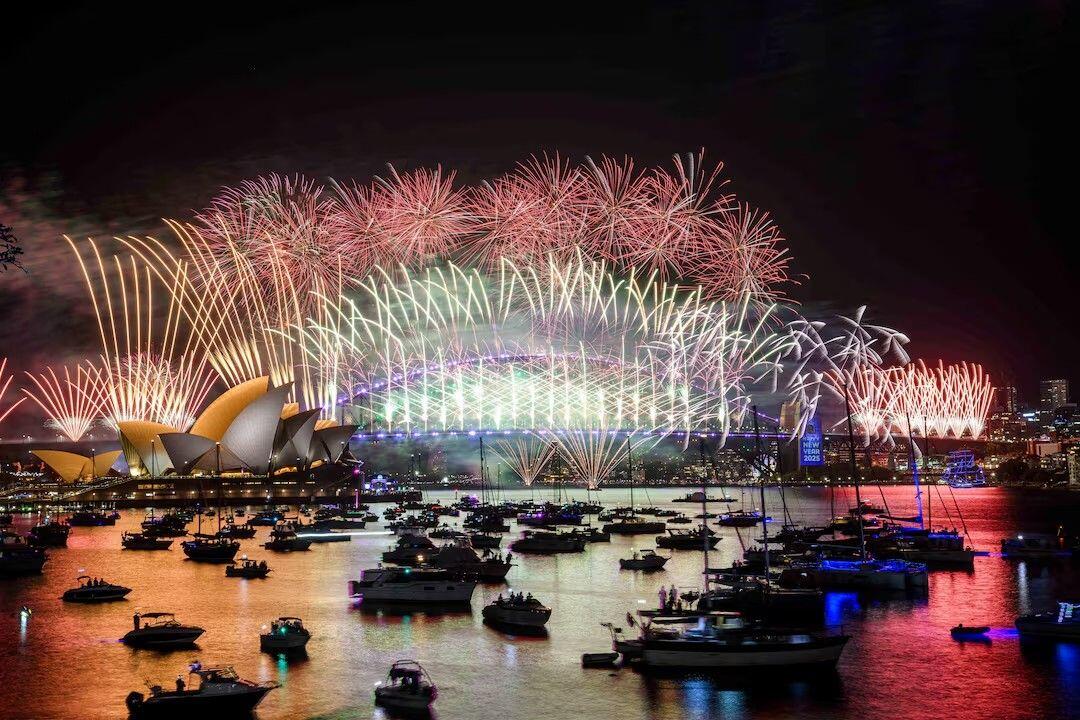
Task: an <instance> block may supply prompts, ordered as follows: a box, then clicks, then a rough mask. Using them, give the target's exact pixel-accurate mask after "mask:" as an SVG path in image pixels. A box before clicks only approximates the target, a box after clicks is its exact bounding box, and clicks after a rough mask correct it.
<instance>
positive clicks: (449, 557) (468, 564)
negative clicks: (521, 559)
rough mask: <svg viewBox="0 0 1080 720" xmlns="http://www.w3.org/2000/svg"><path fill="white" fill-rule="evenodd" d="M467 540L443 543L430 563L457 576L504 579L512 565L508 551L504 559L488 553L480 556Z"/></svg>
mask: <svg viewBox="0 0 1080 720" xmlns="http://www.w3.org/2000/svg"><path fill="white" fill-rule="evenodd" d="M468 542H469V541H468V540H463V541H455V542H452V543H450V544H449V545H444V546H443V547H441V548H440V549H439V552H438V554H436V555H435V557H434V558H432V559H431V565H433V566H434V567H437V568H439V569H440V570H448V571H450V572H452V573H456V574H457V575H458V576H459V577H468V578H474V579H477V580H480V581H481V582H498V581H501V580H504V579H505V578H506V573H508V572H510V568H511V567H513V564H512V563H511V562H510V559H509V553H507V559H506V560H503V558H501V557H499V556H498V555H495V556H491V555H490V554H488V555H485V556H484V557H480V556H479V555H477V554H476V550H474V549H473V548H472V547H471V546H470V545H469V544H468Z"/></svg>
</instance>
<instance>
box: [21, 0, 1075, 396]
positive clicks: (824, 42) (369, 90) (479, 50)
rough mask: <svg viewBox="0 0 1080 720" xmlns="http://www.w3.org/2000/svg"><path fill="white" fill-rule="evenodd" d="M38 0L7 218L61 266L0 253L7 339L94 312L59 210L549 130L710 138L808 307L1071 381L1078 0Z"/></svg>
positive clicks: (509, 159)
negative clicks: (5, 261) (607, 1)
mask: <svg viewBox="0 0 1080 720" xmlns="http://www.w3.org/2000/svg"><path fill="white" fill-rule="evenodd" d="M37 5H38V7H39V8H40V11H39V12H40V14H34V13H35V12H38V11H34V10H31V11H29V14H26V15H24V16H23V17H22V18H18V17H15V18H14V19H12V18H11V17H9V18H8V19H7V21H6V23H5V24H6V27H5V38H4V47H3V48H2V49H0V59H2V67H3V77H4V79H3V84H2V87H3V88H4V96H5V105H6V109H5V111H4V114H3V117H4V119H3V123H4V125H5V129H4V132H3V133H2V140H0V172H2V173H3V174H4V185H2V186H0V192H3V193H5V195H6V197H0V215H6V217H4V216H0V221H3V222H6V223H7V224H9V225H15V226H16V230H17V231H19V233H20V236H21V237H22V238H23V241H24V244H25V245H26V249H27V252H28V253H29V254H30V256H31V257H30V261H31V265H32V267H38V268H41V270H39V272H38V273H37V276H36V277H35V279H34V280H32V281H22V280H19V281H13V280H12V279H11V274H10V273H9V274H7V275H0V311H3V312H5V313H7V314H8V315H9V316H12V315H13V316H17V317H16V322H15V323H9V324H8V332H7V333H6V335H7V337H5V334H4V331H0V341H2V343H3V346H4V348H3V352H2V353H0V354H7V355H11V356H13V357H14V358H15V359H14V360H13V362H16V363H17V362H19V361H20V358H21V359H22V361H23V362H22V364H23V365H26V364H28V363H29V362H32V360H31V359H30V358H28V357H25V356H27V355H29V356H31V357H38V356H40V355H42V354H47V353H48V342H49V341H52V339H51V338H50V340H49V341H46V340H44V339H43V336H44V335H46V334H50V333H45V332H43V331H42V330H41V328H50V329H51V332H55V328H61V329H65V328H66V329H68V330H71V329H72V328H70V327H68V325H77V324H78V323H76V322H75V320H73V319H72V318H77V317H78V316H77V314H76V315H72V314H70V313H67V312H65V310H64V302H62V301H60V300H55V299H53V293H54V292H61V293H62V292H63V290H62V289H61V288H60V287H59V284H63V281H62V279H61V278H59V277H58V276H57V275H56V274H55V273H54V274H52V275H50V274H49V271H48V268H51V267H53V266H54V265H56V263H53V260H54V259H55V258H60V257H62V253H61V251H62V248H60V247H59V246H58V245H57V241H58V235H59V233H60V232H72V233H75V234H81V235H85V234H91V233H92V234H96V235H110V234H113V233H117V232H123V233H127V232H148V231H152V230H153V231H159V230H160V224H159V223H157V221H156V218H159V217H162V216H168V217H176V216H180V217H183V216H186V215H187V214H188V213H189V212H190V210H191V209H192V208H198V207H201V206H202V205H203V204H205V202H206V201H207V199H208V198H209V197H210V196H211V195H212V194H213V193H214V191H215V190H216V189H217V188H218V187H219V186H220V185H222V184H227V183H228V184H231V183H236V182H237V181H239V180H241V179H243V178H245V177H249V176H252V175H255V174H259V173H266V172H270V171H278V172H286V173H293V172H302V173H306V174H309V175H311V176H315V177H319V178H326V177H331V176H332V177H336V178H349V177H357V178H365V179H366V178H368V177H369V176H370V175H371V174H372V173H375V172H380V171H381V170H382V169H383V168H384V164H385V163H386V162H393V163H394V164H395V165H398V166H399V167H411V166H415V165H419V164H426V165H430V164H435V163H442V164H443V165H444V166H449V167H453V168H456V169H458V170H459V173H460V175H461V176H462V178H463V179H464V180H466V181H473V180H477V179H480V178H484V177H490V176H492V175H494V174H497V173H499V172H502V171H504V170H506V169H509V168H510V167H511V166H512V165H513V164H514V163H515V162H516V161H518V160H520V159H522V158H524V157H527V156H528V155H529V154H530V153H534V152H538V151H543V150H556V149H557V150H560V151H561V152H563V153H565V154H568V155H570V156H572V157H574V158H578V159H580V158H581V157H582V156H583V155H584V154H586V153H590V154H594V155H599V154H601V153H607V154H613V155H617V156H622V155H624V154H630V155H632V156H634V157H635V158H637V159H638V161H639V163H640V164H646V163H667V162H669V158H670V156H671V155H672V154H673V153H677V152H687V151H694V150H696V149H698V148H702V147H704V148H705V149H706V151H707V156H708V157H710V158H712V159H713V160H723V161H724V163H725V166H726V174H727V176H728V177H730V178H731V179H732V180H733V189H734V190H735V191H736V192H737V193H738V194H739V195H740V197H742V198H744V199H746V200H748V201H750V202H752V203H753V204H755V205H757V206H759V207H761V208H765V209H768V210H769V211H771V212H772V213H773V215H774V216H775V218H776V219H777V220H778V222H779V224H780V225H781V227H782V228H783V229H784V231H785V234H786V236H787V237H788V239H789V242H790V246H791V251H792V254H793V256H794V259H795V260H794V268H795V269H796V271H797V272H800V273H805V274H806V275H807V276H808V279H806V281H805V282H804V284H803V285H802V286H801V287H799V288H796V289H795V291H794V293H793V295H794V297H796V298H797V299H799V300H801V301H803V302H805V303H807V304H808V306H811V307H814V306H815V304H816V303H829V304H830V305H831V306H835V307H837V308H841V307H844V308H849V307H852V306H854V305H857V304H861V303H869V304H870V305H871V306H872V307H873V308H874V312H875V316H876V317H877V318H879V319H880V320H882V321H884V322H886V323H888V324H892V325H894V326H897V327H900V328H903V329H905V330H906V331H908V333H909V334H910V335H911V336H912V338H913V344H912V346H911V349H912V352H913V355H915V356H919V357H924V358H926V359H928V360H936V359H937V358H938V357H943V358H945V359H946V360H960V359H968V360H975V361H978V362H982V363H983V364H984V365H986V366H987V368H988V369H989V370H990V371H991V372H992V373H993V375H994V376H995V379H1008V378H1009V377H1013V378H1015V380H1016V381H1017V382H1019V383H1020V385H1021V394H1022V395H1023V396H1026V397H1027V398H1029V399H1034V396H1035V393H1036V386H1035V383H1036V381H1037V380H1038V379H1040V378H1042V377H1049V376H1066V377H1069V378H1070V379H1071V380H1072V383H1073V384H1074V386H1076V385H1077V384H1078V383H1080V373H1078V372H1077V365H1078V364H1077V358H1078V357H1080V333H1078V332H1077V323H1076V322H1075V321H1074V319H1073V318H1074V315H1075V312H1076V307H1077V291H1076V287H1077V277H1076V269H1077V267H1076V264H1075V263H1074V262H1072V261H1069V260H1068V256H1069V253H1068V251H1067V249H1066V248H1067V246H1068V245H1072V244H1073V243H1074V242H1075V233H1074V230H1073V222H1072V216H1073V213H1074V208H1073V205H1074V203H1075V200H1074V197H1073V195H1074V192H1075V180H1074V178H1073V170H1074V168H1075V166H1076V160H1077V139H1076V129H1075V113H1074V111H1068V110H1067V107H1068V104H1069V100H1070V99H1072V95H1074V94H1075V87H1076V78H1075V70H1076V67H1075V57H1076V53H1075V48H1076V44H1075V42H1074V37H1075V30H1074V28H1075V24H1076V11H1075V8H1073V7H1069V6H1068V4H1067V3H1059V2H1015V3H1004V2H1002V3H993V2H984V3H974V2H970V3H961V2H937V3H926V4H923V3H908V2H887V3H880V4H874V3H868V2H867V3H852V4H850V5H847V6H846V8H847V9H844V7H845V6H842V5H840V4H834V3H820V4H818V3H807V4H806V5H805V6H804V5H802V4H797V3H769V2H761V3H759V2H747V3H723V2H705V3H700V4H696V3H676V2H669V3H664V4H662V5H661V4H657V5H656V6H655V7H651V6H648V5H643V4H637V3H622V4H619V5H617V6H615V8H616V9H614V10H608V11H600V10H593V9H590V7H592V5H591V4H590V3H586V2H578V3H575V4H570V5H559V4H551V3H535V4H528V3H502V4H500V5H496V6H489V7H487V8H486V9H483V10H479V9H478V10H469V9H467V6H469V5H470V4H469V3H439V4H437V5H434V6H425V5H413V4H409V3H400V2H399V3H393V4H391V5H390V7H392V8H393V9H392V10H390V9H385V8H384V9H378V8H371V7H355V8H351V9H342V10H323V11H317V10H315V9H313V8H314V7H315V5H316V3H292V4H290V9H289V10H287V11H279V10H275V9H273V8H272V6H271V5H269V4H266V3H259V4H241V3H236V4H233V3H218V4H216V5H212V6H206V7H201V6H199V5H198V4H195V3H183V4H181V5H178V6H175V7H172V11H173V12H175V13H176V14H173V15H168V16H166V15H159V14H157V12H158V11H154V10H152V6H151V5H148V4H144V5H142V6H140V8H141V9H139V10H137V11H131V10H119V9H110V8H109V7H107V5H108V4H106V3H95V4H93V5H88V6H87V7H86V8H85V9H82V10H57V9H56V8H55V7H54V6H53V4H50V3H40V4H37ZM816 5H822V6H829V8H830V9H823V8H819V7H815V6H816ZM1070 61H1072V62H1070ZM35 254H37V258H36V260H35ZM35 262H36V263H37V265H34V263H35ZM45 266H48V268H47V267H45ZM26 282H29V283H30V284H31V285H33V286H34V288H33V289H32V290H26V289H25V288H22V287H19V286H18V283H22V284H24V285H25V284H26ZM5 286H7V287H5ZM27 297H32V298H34V302H33V303H30V302H27ZM73 332H74V330H73ZM1075 394H1077V393H1076V391H1074V395H1075Z"/></svg>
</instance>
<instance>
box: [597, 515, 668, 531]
mask: <svg viewBox="0 0 1080 720" xmlns="http://www.w3.org/2000/svg"><path fill="white" fill-rule="evenodd" d="M603 529H604V532H606V533H610V534H612V535H648V534H655V533H661V532H664V530H666V529H667V525H666V524H665V523H663V522H660V521H657V520H638V519H637V518H635V517H629V518H625V519H622V520H616V521H615V522H610V523H607V524H606V525H604V528H603Z"/></svg>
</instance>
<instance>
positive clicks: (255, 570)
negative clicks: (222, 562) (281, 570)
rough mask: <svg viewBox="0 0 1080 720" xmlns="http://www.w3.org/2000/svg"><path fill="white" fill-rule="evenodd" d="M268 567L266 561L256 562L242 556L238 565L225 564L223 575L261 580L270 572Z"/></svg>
mask: <svg viewBox="0 0 1080 720" xmlns="http://www.w3.org/2000/svg"><path fill="white" fill-rule="evenodd" d="M270 572H271V571H270V568H269V567H268V566H267V564H266V561H265V560H263V561H261V562H256V561H255V560H248V559H247V558H244V559H243V560H241V561H240V564H239V565H226V566H225V577H238V578H246V579H248V580H261V579H263V578H265V577H266V576H267V575H269V574H270Z"/></svg>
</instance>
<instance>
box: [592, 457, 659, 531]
mask: <svg viewBox="0 0 1080 720" xmlns="http://www.w3.org/2000/svg"><path fill="white" fill-rule="evenodd" d="M626 462H627V466H628V469H629V475H630V512H629V513H628V514H626V515H625V516H622V517H620V518H619V519H617V520H616V521H615V522H610V523H607V524H606V525H604V527H603V531H604V532H606V533H611V534H612V535H644V534H646V533H651V534H656V533H662V532H664V530H666V529H667V524H666V523H664V522H658V521H656V520H640V519H638V517H637V515H635V514H634V459H633V451H632V450H631V449H630V438H629V437H627V438H626Z"/></svg>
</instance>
